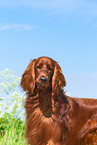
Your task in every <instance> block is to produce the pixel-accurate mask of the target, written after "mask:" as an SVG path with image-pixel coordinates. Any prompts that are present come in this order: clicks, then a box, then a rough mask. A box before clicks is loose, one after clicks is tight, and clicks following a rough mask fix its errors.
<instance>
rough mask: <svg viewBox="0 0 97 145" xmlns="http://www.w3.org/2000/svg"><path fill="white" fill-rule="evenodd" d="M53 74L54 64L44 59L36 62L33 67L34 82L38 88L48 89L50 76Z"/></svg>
mask: <svg viewBox="0 0 97 145" xmlns="http://www.w3.org/2000/svg"><path fill="white" fill-rule="evenodd" d="M53 73H54V62H53V61H52V60H51V59H49V58H46V57H41V58H39V59H37V60H36V65H35V82H36V86H37V87H38V88H41V87H44V88H50V87H51V83H52V82H51V81H52V76H53Z"/></svg>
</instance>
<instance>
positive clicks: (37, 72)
mask: <svg viewBox="0 0 97 145" xmlns="http://www.w3.org/2000/svg"><path fill="white" fill-rule="evenodd" d="M20 85H21V86H22V88H23V89H24V90H25V91H27V92H28V93H33V92H34V91H36V90H37V89H36V88H39V89H42V88H45V90H46V89H48V88H49V89H50V90H49V91H52V92H53V93H56V92H57V91H58V90H61V89H62V87H64V86H65V85H66V82H65V78H64V76H63V74H62V71H61V68H60V66H59V65H58V63H57V62H56V61H54V60H53V59H51V58H49V57H39V58H37V59H34V60H32V61H31V63H30V64H29V65H28V67H27V69H26V70H25V72H24V74H23V75H22V79H21V84H20Z"/></svg>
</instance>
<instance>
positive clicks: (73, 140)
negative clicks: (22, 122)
mask: <svg viewBox="0 0 97 145" xmlns="http://www.w3.org/2000/svg"><path fill="white" fill-rule="evenodd" d="M65 85H66V82H65V79H64V76H63V74H62V72H61V68H60V66H59V65H58V64H57V63H56V62H55V61H54V60H53V59H51V58H48V57H40V58H38V59H34V60H32V62H31V63H30V64H29V65H28V67H27V69H26V70H25V72H24V74H23V76H22V79H21V86H22V88H23V90H24V91H26V92H27V99H26V103H25V108H26V115H27V117H26V138H27V142H28V144H30V145H97V100H96V99H79V98H71V97H68V96H66V95H65V93H64V92H63V87H64V86H65Z"/></svg>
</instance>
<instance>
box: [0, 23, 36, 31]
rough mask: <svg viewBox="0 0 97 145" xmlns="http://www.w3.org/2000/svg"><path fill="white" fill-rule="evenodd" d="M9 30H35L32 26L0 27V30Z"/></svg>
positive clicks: (8, 25)
mask: <svg viewBox="0 0 97 145" xmlns="http://www.w3.org/2000/svg"><path fill="white" fill-rule="evenodd" d="M8 29H13V30H31V29H34V27H33V28H32V27H31V26H30V25H26V24H5V25H0V30H8Z"/></svg>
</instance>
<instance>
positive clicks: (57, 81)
mask: <svg viewBox="0 0 97 145" xmlns="http://www.w3.org/2000/svg"><path fill="white" fill-rule="evenodd" d="M64 86H66V81H65V78H64V75H63V74H62V71H61V67H60V66H59V65H58V64H57V63H55V67H54V74H53V77H52V92H53V93H57V91H58V92H59V91H61V90H62V88H63V87H64Z"/></svg>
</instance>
